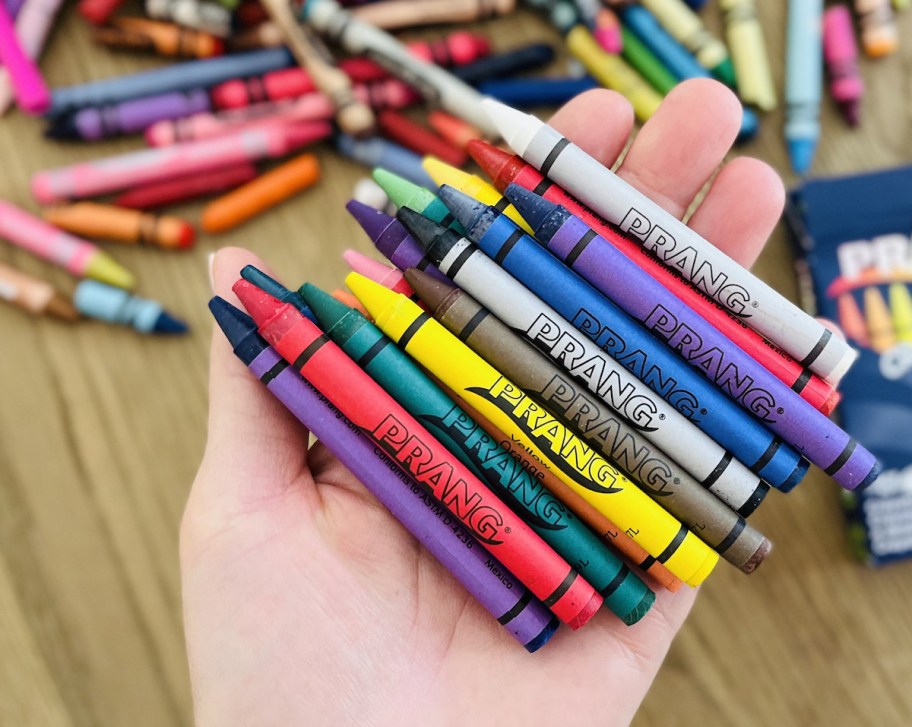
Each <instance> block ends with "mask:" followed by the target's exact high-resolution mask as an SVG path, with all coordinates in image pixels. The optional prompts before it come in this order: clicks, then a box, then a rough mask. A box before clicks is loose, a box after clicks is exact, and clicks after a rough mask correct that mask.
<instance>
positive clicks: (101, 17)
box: [76, 0, 124, 25]
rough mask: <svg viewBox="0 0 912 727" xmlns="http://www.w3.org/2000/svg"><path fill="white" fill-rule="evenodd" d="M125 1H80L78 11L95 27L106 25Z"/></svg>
mask: <svg viewBox="0 0 912 727" xmlns="http://www.w3.org/2000/svg"><path fill="white" fill-rule="evenodd" d="M123 3H124V0H79V4H78V5H77V6H76V10H77V11H78V12H79V14H80V15H81V16H82V17H84V18H85V19H86V20H88V21H89V22H90V23H92V24H93V25H104V24H105V23H107V22H108V20H109V19H110V17H111V16H112V15H113V14H114V13H115V12H117V9H118V8H119V7H120V6H121V5H123Z"/></svg>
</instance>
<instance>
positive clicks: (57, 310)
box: [45, 293, 81, 321]
mask: <svg viewBox="0 0 912 727" xmlns="http://www.w3.org/2000/svg"><path fill="white" fill-rule="evenodd" d="M45 310H47V312H48V313H49V314H50V315H52V316H54V317H55V318H59V319H60V320H62V321H78V320H79V319H80V318H81V316H80V315H79V311H78V310H76V307H75V306H74V305H73V303H72V301H71V300H69V299H68V298H65V297H64V296H63V295H61V294H60V293H54V295H53V296H51V299H50V300H49V301H48V304H47V308H46V309H45Z"/></svg>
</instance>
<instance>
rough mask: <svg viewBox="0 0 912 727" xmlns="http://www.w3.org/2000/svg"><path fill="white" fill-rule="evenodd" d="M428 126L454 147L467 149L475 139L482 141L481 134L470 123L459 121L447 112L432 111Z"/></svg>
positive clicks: (429, 115)
mask: <svg viewBox="0 0 912 727" xmlns="http://www.w3.org/2000/svg"><path fill="white" fill-rule="evenodd" d="M427 121H428V126H430V127H431V128H432V129H433V130H434V131H436V132H437V133H438V134H440V135H441V136H442V137H443V138H444V139H446V140H447V141H448V142H450V143H451V144H452V145H453V146H456V147H459V148H460V149H465V148H466V146H467V145H468V143H469V142H470V141H472V140H473V139H480V138H481V132H480V131H479V130H478V129H476V128H475V127H474V126H472V125H471V124H470V123H468V122H466V121H463V120H462V119H457V118H456V117H455V116H451V115H450V114H448V113H446V112H445V111H430V112H428V115H427Z"/></svg>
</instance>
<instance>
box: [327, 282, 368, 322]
mask: <svg viewBox="0 0 912 727" xmlns="http://www.w3.org/2000/svg"><path fill="white" fill-rule="evenodd" d="M331 295H332V297H333V298H335V299H336V300H337V301H339V302H340V303H342V305H347V306H348V307H349V308H353V309H354V310H356V311H358V313H360V314H361V315H362V316H364V317H365V318H366V319H367V320H369V321H372V320H373V318H371V317H370V315H369V314H368V312H367V309H366V308H365V307H364V306H363V305H361V301H360V300H358V299H357V298H356V297H355V296H353V295H352V294H351V293H349V292H348V291H347V290H342V289H341V288H337V289H336V290H334V291H333V292H332V294H331Z"/></svg>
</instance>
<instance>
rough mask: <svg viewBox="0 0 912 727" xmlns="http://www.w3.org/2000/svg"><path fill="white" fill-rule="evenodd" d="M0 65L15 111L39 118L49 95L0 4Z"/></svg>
mask: <svg viewBox="0 0 912 727" xmlns="http://www.w3.org/2000/svg"><path fill="white" fill-rule="evenodd" d="M0 65H2V66H3V67H4V70H5V71H6V74H7V78H8V79H9V82H10V85H11V86H12V89H13V97H14V98H15V99H16V103H17V104H18V106H19V108H21V109H22V110H23V111H25V112H26V113H28V114H31V115H32V116H37V115H39V114H43V113H44V112H45V111H46V110H47V109H48V107H49V106H50V105H51V92H50V91H49V90H48V87H47V84H46V83H45V82H44V78H43V77H42V75H41V71H40V70H38V66H37V65H36V64H35V61H34V60H33V59H32V58H31V56H30V55H29V54H28V53H27V52H26V50H25V49H24V48H23V47H22V45H21V43H20V42H19V37H18V36H17V35H16V28H15V25H14V22H13V18H12V16H11V15H10V14H9V11H8V10H7V9H6V5H4V4H3V3H0Z"/></svg>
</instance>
